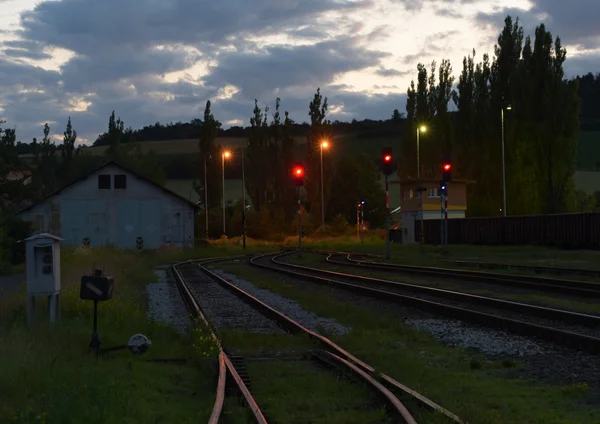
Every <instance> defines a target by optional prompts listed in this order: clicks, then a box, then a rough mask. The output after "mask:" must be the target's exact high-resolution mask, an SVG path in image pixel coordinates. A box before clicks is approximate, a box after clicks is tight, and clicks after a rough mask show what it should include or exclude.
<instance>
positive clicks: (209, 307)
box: [179, 268, 285, 334]
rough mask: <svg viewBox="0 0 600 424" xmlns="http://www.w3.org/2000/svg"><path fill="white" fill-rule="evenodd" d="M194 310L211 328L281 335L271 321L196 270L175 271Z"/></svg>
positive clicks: (279, 330) (280, 331)
mask: <svg viewBox="0 0 600 424" xmlns="http://www.w3.org/2000/svg"><path fill="white" fill-rule="evenodd" d="M179 272H180V274H181V276H182V277H183V278H184V279H185V281H186V283H187V285H188V287H189V289H190V291H191V292H192V294H193V295H194V298H195V299H196V302H198V306H200V309H201V310H202V312H203V313H204V315H205V316H206V318H207V319H208V321H209V322H210V324H211V325H212V326H213V327H215V328H223V329H227V330H236V331H244V332H250V333H280V334H283V333H285V332H284V331H283V330H282V329H281V328H279V327H278V326H277V324H276V323H275V322H274V321H272V320H271V319H269V318H267V317H265V316H264V315H263V314H261V313H260V312H258V311H257V310H256V309H254V308H253V307H252V306H250V305H248V304H247V303H246V302H244V301H243V300H242V299H240V298H239V297H238V296H236V295H235V294H233V293H231V292H230V291H229V290H227V289H226V288H224V287H223V286H221V285H220V284H219V283H218V282H217V281H215V279H214V278H210V277H209V276H207V275H206V274H204V273H203V272H202V271H200V270H199V269H194V268H192V269H185V268H183V269H179Z"/></svg>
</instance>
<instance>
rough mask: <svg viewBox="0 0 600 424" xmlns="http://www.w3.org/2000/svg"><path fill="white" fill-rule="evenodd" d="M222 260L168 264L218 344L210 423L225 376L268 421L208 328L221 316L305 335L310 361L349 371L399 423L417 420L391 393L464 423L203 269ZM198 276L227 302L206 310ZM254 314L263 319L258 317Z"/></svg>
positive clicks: (220, 398) (219, 407)
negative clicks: (309, 343) (197, 292)
mask: <svg viewBox="0 0 600 424" xmlns="http://www.w3.org/2000/svg"><path fill="white" fill-rule="evenodd" d="M228 259H231V258H228ZM223 260H227V259H225V258H218V259H211V260H205V261H188V262H185V263H179V264H175V265H173V266H172V272H173V275H174V277H175V280H176V282H177V286H178V288H179V290H180V293H181V295H182V297H183V298H184V301H185V303H186V305H187V307H188V309H189V311H190V313H192V315H194V316H196V317H199V318H200V319H201V320H202V321H203V322H204V324H205V325H206V326H207V328H209V329H210V332H211V337H212V338H213V340H214V341H215V342H216V343H217V345H218V346H219V379H218V387H217V396H216V400H215V406H214V408H213V413H212V415H211V419H210V421H209V423H217V422H218V421H219V417H220V416H221V412H222V410H223V401H224V390H225V376H226V374H227V373H229V374H231V375H232V377H233V380H234V381H235V384H236V386H237V388H238V389H239V390H240V392H241V393H242V394H243V396H244V398H245V400H246V402H247V405H248V406H249V408H250V410H251V411H252V413H253V415H254V418H255V420H256V422H258V423H266V422H267V421H266V418H265V416H264V414H263V412H262V411H261V409H260V408H259V406H258V404H257V402H256V401H255V400H254V398H253V396H252V394H251V392H250V389H249V388H248V384H247V383H248V379H247V378H244V375H243V374H244V373H243V372H242V373H240V372H239V370H237V369H236V366H235V364H234V362H235V360H234V358H231V357H230V355H229V353H228V350H227V348H226V347H225V346H223V345H222V343H221V341H220V340H219V338H218V337H217V335H216V332H215V330H214V327H213V326H212V325H211V322H214V321H213V320H217V321H218V320H219V316H220V318H221V320H225V321H227V320H228V324H229V326H230V327H231V326H233V327H235V326H236V325H242V326H243V325H247V324H248V321H249V320H250V321H251V322H252V326H253V327H255V328H256V329H258V330H260V329H265V330H266V329H268V330H273V328H272V326H273V323H276V324H277V326H279V327H280V328H281V329H282V330H284V331H286V332H289V333H300V334H304V335H307V336H308V337H309V338H310V339H311V340H312V341H313V342H314V343H316V344H318V345H319V346H320V348H321V349H320V350H316V351H315V350H313V351H312V352H311V354H312V357H313V359H317V360H319V361H321V362H323V363H326V364H328V365H330V366H333V367H334V368H337V369H339V370H342V371H343V372H344V373H346V374H347V373H349V374H351V375H352V377H353V378H354V379H357V380H360V381H361V382H362V383H363V384H366V385H367V386H368V387H370V388H371V390H372V391H373V392H374V393H376V394H377V395H378V396H379V397H380V398H381V399H383V400H385V401H386V402H387V405H388V408H387V411H389V412H391V413H392V414H393V415H394V416H396V417H397V418H396V419H401V420H402V422H406V423H411V424H413V423H415V424H416V421H415V420H414V418H413V417H412V415H411V413H410V412H409V411H408V409H407V408H406V407H405V406H404V404H403V403H402V402H401V401H400V400H399V399H398V398H397V397H396V395H395V394H394V393H393V392H397V393H402V394H403V395H405V396H406V395H408V396H410V397H411V398H412V399H415V400H417V401H418V403H419V404H420V406H425V407H427V408H428V409H430V410H432V411H435V412H437V413H441V414H443V415H445V416H446V417H447V418H448V419H449V420H451V421H454V422H457V423H462V421H461V420H460V419H459V418H458V417H457V416H456V415H454V414H452V413H451V412H449V411H447V410H445V409H444V408H442V407H441V406H439V405H437V404H436V403H434V402H433V401H431V400H430V399H427V398H425V397H424V396H422V395H420V394H419V393H417V392H415V391H414V390H412V389H410V388H408V387H406V386H404V385H402V384H401V383H399V382H397V381H396V380H394V379H393V378H391V377H389V376H387V375H385V374H381V373H378V372H376V370H375V369H374V368H373V367H371V366H370V365H368V364H367V363H365V362H363V361H361V360H360V359H358V358H356V357H355V356H353V355H352V354H350V353H349V352H347V351H345V350H344V349H342V348H341V347H339V346H338V345H336V344H334V343H333V342H331V341H330V340H329V339H327V338H325V337H323V336H321V335H320V334H317V333H315V332H313V331H311V330H309V329H308V328H306V327H304V326H302V325H301V324H300V323H298V322H297V321H295V320H293V319H291V318H289V317H288V316H286V315H285V314H283V313H281V312H280V311H278V310H276V309H274V308H272V307H271V306H269V305H267V304H266V303H264V302H262V301H261V300H259V299H258V298H256V297H254V296H252V295H251V294H249V293H248V292H246V291H244V290H242V289H241V288H239V287H237V286H236V285H235V284H233V283H231V282H229V281H227V280H226V279H224V278H222V277H220V276H218V275H216V274H214V273H212V272H211V271H210V270H208V269H207V268H205V267H204V265H206V264H208V263H213V262H218V261H223ZM189 265H194V266H195V267H196V268H194V269H191V270H190V269H185V268H184V267H185V266H189ZM197 273H202V274H204V276H205V277H208V278H209V279H210V280H211V281H212V282H213V283H214V284H212V285H210V287H209V288H208V290H207V291H205V289H206V287H205V286H206V284H203V295H202V297H209V298H212V299H213V300H214V299H216V298H223V297H225V296H226V294H225V293H228V295H229V300H227V302H225V303H224V304H222V302H219V305H221V306H218V305H217V307H213V308H212V310H210V308H207V307H206V305H207V303H206V301H205V300H199V297H200V296H195V295H194V288H193V287H192V285H193V282H194V279H195V278H197V277H198V274H197ZM232 299H235V300H232ZM202 304H205V308H204V309H203V308H202ZM226 305H227V306H226ZM242 305H243V306H242ZM257 312H258V313H259V315H260V316H261V317H258V316H257ZM238 315H239V316H238ZM209 316H210V317H211V318H212V320H211V318H209ZM269 327H271V328H269ZM240 374H242V375H240ZM394 422H396V421H394Z"/></svg>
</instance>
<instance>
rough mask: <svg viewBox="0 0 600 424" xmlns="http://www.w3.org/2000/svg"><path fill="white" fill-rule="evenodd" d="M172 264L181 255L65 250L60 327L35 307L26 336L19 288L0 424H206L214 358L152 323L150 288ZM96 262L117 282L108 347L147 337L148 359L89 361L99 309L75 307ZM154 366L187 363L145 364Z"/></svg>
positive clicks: (2, 332) (0, 368)
mask: <svg viewBox="0 0 600 424" xmlns="http://www.w3.org/2000/svg"><path fill="white" fill-rule="evenodd" d="M189 253H190V252H188V254H189ZM180 255H183V254H180ZM169 256H170V257H171V258H173V257H175V256H178V255H175V254H166V255H164V254H163V256H162V257H161V254H152V255H150V254H148V255H145V254H136V253H124V252H114V251H110V250H97V249H81V248H80V249H75V250H71V249H64V248H63V250H62V255H61V273H62V292H61V300H62V311H61V312H62V317H61V318H62V321H61V324H60V326H59V327H53V326H51V325H50V324H48V323H47V318H46V317H45V316H44V312H45V310H44V308H39V310H38V317H37V321H36V324H35V326H34V328H33V329H31V330H28V329H27V327H26V317H25V296H24V291H23V290H22V291H21V292H20V293H16V294H14V295H9V296H7V297H6V298H2V299H0V376H2V377H1V378H0V422H16V423H77V424H79V423H88V424H95V423H109V422H110V423H116V422H128V423H148V422H165V423H171V422H172V423H188V422H189V423H195V422H199V421H200V422H202V421H206V420H207V418H208V416H209V415H210V412H211V410H212V405H213V403H214V388H215V375H214V374H215V371H214V364H215V360H214V357H213V356H211V355H209V353H210V352H205V351H204V350H203V349H202V347H201V348H200V349H199V348H198V343H196V340H194V335H190V336H189V337H182V336H180V335H178V334H177V333H176V332H175V331H174V330H173V329H171V328H167V327H165V326H163V325H160V324H158V323H156V322H151V321H149V320H148V319H147V318H146V296H145V289H144V288H145V285H146V284H147V283H150V282H153V281H154V280H155V279H156V276H155V274H154V273H153V272H152V269H153V267H154V266H155V265H156V264H158V263H160V262H162V261H164V260H165V259H167V258H168V257H169ZM94 264H95V267H96V268H104V269H105V273H106V274H107V275H113V276H114V277H115V291H114V297H113V299H111V300H109V301H107V302H102V303H101V304H100V305H99V324H98V327H99V333H100V338H101V340H102V346H103V347H110V346H116V345H122V344H126V343H127V340H128V339H129V337H130V336H131V335H133V334H135V333H143V334H145V335H147V336H148V337H149V338H150V339H151V340H152V346H151V347H150V349H149V351H148V352H147V353H146V354H145V355H143V356H133V355H132V354H131V353H130V352H129V351H116V352H112V353H108V354H106V355H104V356H101V357H99V358H97V359H96V358H95V357H93V356H92V355H90V354H89V353H88V344H89V341H90V339H91V333H92V308H93V303H92V302H89V301H82V300H80V299H79V281H80V278H81V276H82V275H84V274H86V273H90V272H91V271H92V270H93V269H94ZM39 303H42V302H39ZM204 347H205V346H204ZM156 358H183V359H186V360H187V363H186V364H185V365H173V364H165V363H152V362H148V361H146V360H147V359H156Z"/></svg>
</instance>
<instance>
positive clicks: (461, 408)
mask: <svg viewBox="0 0 600 424" xmlns="http://www.w3.org/2000/svg"><path fill="white" fill-rule="evenodd" d="M219 266H220V267H222V268H223V269H224V270H226V271H227V272H231V273H234V274H236V275H238V276H240V277H242V278H244V279H246V280H248V281H252V282H253V283H254V284H256V285H257V286H259V287H262V288H265V289H269V290H271V291H273V292H276V293H279V294H281V295H283V296H286V297H289V298H291V299H294V300H296V301H297V302H298V303H299V304H301V305H302V306H303V307H304V308H305V309H307V310H310V311H312V312H314V313H316V314H318V315H320V316H324V317H330V318H334V319H336V320H337V321H338V322H339V323H341V324H343V325H346V326H349V327H351V328H352V330H353V331H352V332H351V333H349V334H347V335H344V336H332V335H330V337H331V338H332V339H333V340H334V341H335V342H336V343H339V344H340V345H341V346H342V347H344V348H345V349H348V350H349V351H350V352H351V353H353V354H354V355H356V356H358V357H359V358H360V359H362V360H364V361H366V362H367V363H369V364H370V365H373V366H375V367H376V368H377V369H378V370H380V371H381V372H384V373H386V374H388V375H390V376H391V377H393V378H395V379H397V380H398V381H400V382H402V383H404V384H406V385H408V386H409V387H411V388H413V389H415V390H418V391H420V392H421V393H422V394H424V395H425V396H428V397H430V398H431V399H433V400H434V401H435V402H437V403H439V404H441V405H442V406H444V407H445V408H448V409H449V410H451V411H452V412H454V413H456V414H458V415H459V416H460V417H461V418H462V419H463V420H466V421H468V422H471V423H478V424H528V423H535V424H574V423H593V422H600V411H599V410H598V409H597V408H595V407H593V406H591V405H588V404H586V402H588V401H591V399H590V396H592V393H591V392H592V391H591V390H590V389H589V388H588V387H587V385H586V384H584V383H579V384H573V385H566V386H556V385H546V384H542V383H540V382H536V381H529V380H515V379H511V378H509V377H507V375H506V370H507V369H508V368H510V369H514V367H521V366H522V365H521V364H519V363H518V362H515V361H514V360H512V359H504V360H502V359H501V360H497V361H489V360H487V359H486V358H485V357H483V356H482V355H478V354H473V353H470V352H467V351H465V350H462V349H458V348H448V347H445V346H443V345H441V344H439V343H438V342H436V341H435V340H434V339H433V337H431V336H430V335H429V334H427V333H424V332H417V331H414V330H412V329H410V328H408V327H407V326H405V325H403V324H402V323H400V322H399V319H398V317H397V316H395V314H394V313H393V311H387V310H385V309H380V308H378V309H377V310H374V309H371V307H369V306H365V305H364V304H361V303H358V302H354V301H350V302H348V301H340V300H337V299H335V298H333V297H332V296H331V294H330V292H329V291H328V290H327V289H326V288H322V287H318V286H315V285H307V290H304V289H300V288H296V287H294V286H292V285H291V284H288V283H286V281H285V279H282V278H281V277H278V276H275V275H272V274H268V273H263V272H261V271H259V270H257V269H254V268H248V267H244V266H242V265H239V264H222V265H219ZM308 288H309V289H308ZM407 406H409V408H410V409H411V411H417V412H416V413H415V415H416V418H417V421H419V414H422V412H419V410H418V409H416V408H415V405H414V404H413V403H411V402H408V403H407ZM421 418H422V417H421ZM419 422H427V423H435V422H444V421H443V420H438V418H434V417H432V416H429V417H428V418H426V419H424V420H423V419H421V420H420V421H419Z"/></svg>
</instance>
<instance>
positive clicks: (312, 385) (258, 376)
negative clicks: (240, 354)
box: [247, 361, 393, 424]
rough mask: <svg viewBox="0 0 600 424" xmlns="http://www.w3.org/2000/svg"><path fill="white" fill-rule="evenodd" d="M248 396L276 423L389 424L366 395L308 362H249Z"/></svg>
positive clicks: (268, 418) (386, 417)
mask: <svg viewBox="0 0 600 424" xmlns="http://www.w3.org/2000/svg"><path fill="white" fill-rule="evenodd" d="M247 365H248V372H249V374H250V377H251V378H252V393H253V394H254V397H255V399H256V401H257V403H258V404H259V405H260V406H261V408H262V410H263V412H264V413H265V416H266V418H267V420H269V421H270V422H276V423H282V424H284V423H315V424H317V423H323V424H325V423H327V424H330V423H332V424H333V423H335V424H354V423H356V424H358V423H373V424H375V423H391V422H393V421H391V417H389V416H386V415H385V409H384V408H382V407H381V406H378V405H376V404H374V402H373V399H372V398H371V394H370V392H369V391H368V390H367V389H366V388H364V387H362V386H359V385H358V384H356V383H354V382H351V381H348V380H346V379H345V378H340V377H338V375H337V374H336V373H335V372H332V371H330V370H328V369H326V368H322V369H320V368H321V367H320V366H318V365H317V364H315V363H311V362H308V361H293V362H292V361H273V362H271V361H269V362H249V363H248V364H247Z"/></svg>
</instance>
